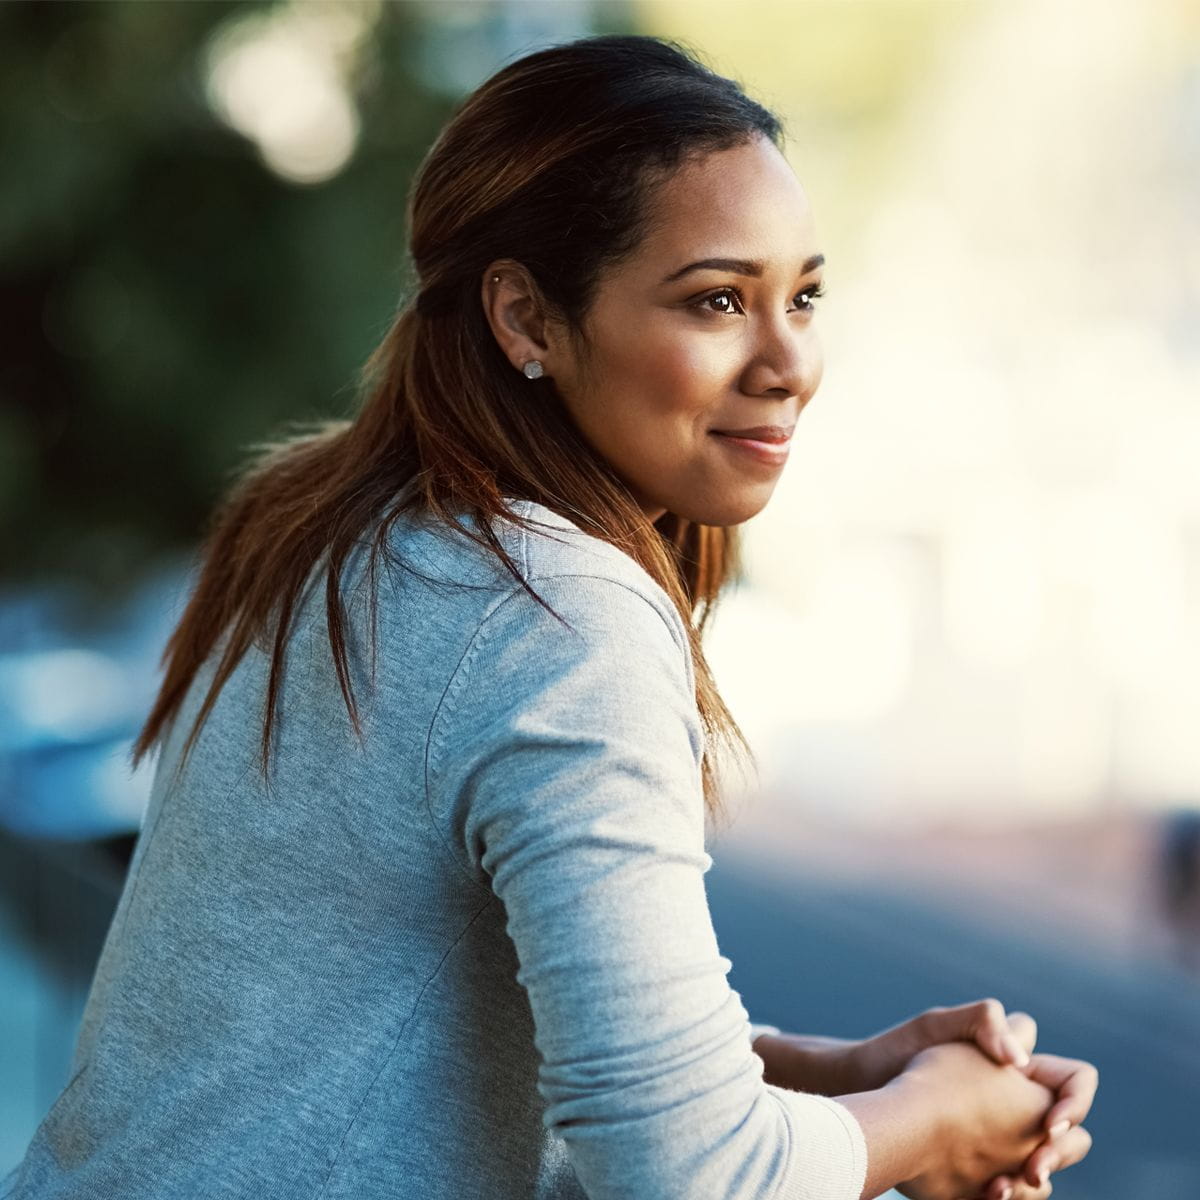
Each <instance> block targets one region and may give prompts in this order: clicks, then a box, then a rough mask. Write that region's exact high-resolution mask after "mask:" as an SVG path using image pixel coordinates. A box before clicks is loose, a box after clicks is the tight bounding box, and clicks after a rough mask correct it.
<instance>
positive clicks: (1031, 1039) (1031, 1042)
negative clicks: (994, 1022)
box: [1007, 1012, 1038, 1067]
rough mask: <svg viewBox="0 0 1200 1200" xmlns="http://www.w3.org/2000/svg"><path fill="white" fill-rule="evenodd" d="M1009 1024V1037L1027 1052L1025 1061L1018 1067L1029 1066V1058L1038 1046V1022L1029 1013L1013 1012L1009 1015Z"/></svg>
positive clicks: (1019, 1063)
mask: <svg viewBox="0 0 1200 1200" xmlns="http://www.w3.org/2000/svg"><path fill="white" fill-rule="evenodd" d="M1007 1024H1008V1031H1009V1036H1010V1037H1012V1038H1014V1039H1016V1042H1017V1045H1019V1046H1020V1047H1021V1048H1022V1049H1023V1050H1024V1051H1025V1054H1024V1056H1023V1059H1024V1061H1022V1062H1018V1063H1017V1066H1019V1067H1025V1066H1028V1065H1029V1056H1030V1055H1031V1054H1032V1053H1033V1048H1034V1046H1036V1045H1037V1033H1038V1028H1037V1022H1036V1021H1035V1020H1034V1019H1033V1018H1032V1017H1031V1016H1030V1015H1029V1014H1028V1013H1027V1012H1012V1013H1009V1014H1008V1021H1007Z"/></svg>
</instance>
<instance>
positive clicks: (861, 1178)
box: [765, 1084, 867, 1200]
mask: <svg viewBox="0 0 1200 1200" xmlns="http://www.w3.org/2000/svg"><path fill="white" fill-rule="evenodd" d="M765 1086H766V1088H767V1091H768V1092H770V1093H772V1094H773V1095H774V1096H775V1097H776V1098H777V1099H778V1100H779V1102H780V1106H781V1107H782V1108H783V1111H784V1115H785V1117H786V1119H787V1123H788V1129H789V1133H790V1138H789V1141H790V1146H789V1151H788V1170H787V1174H786V1175H785V1176H784V1178H783V1181H782V1183H781V1185H780V1188H779V1191H778V1192H777V1193H776V1194H775V1200H859V1197H860V1196H861V1195H862V1189H863V1185H864V1183H865V1182H866V1178H867V1142H866V1138H864V1137H863V1132H862V1127H861V1126H860V1125H859V1123H858V1119H857V1118H856V1117H855V1116H854V1114H853V1113H852V1112H851V1111H850V1110H849V1109H848V1108H847V1107H846V1106H845V1105H844V1104H840V1103H838V1101H836V1100H831V1099H830V1098H829V1097H827V1096H816V1095H813V1094H811V1093H808V1092H793V1091H789V1090H788V1089H787V1088H781V1087H776V1086H775V1085H774V1084H766V1085H765Z"/></svg>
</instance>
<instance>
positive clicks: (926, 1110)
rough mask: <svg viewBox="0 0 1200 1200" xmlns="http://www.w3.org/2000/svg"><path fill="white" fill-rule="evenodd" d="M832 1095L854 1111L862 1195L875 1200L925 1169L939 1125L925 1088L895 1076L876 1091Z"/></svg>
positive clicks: (937, 1139)
mask: <svg viewBox="0 0 1200 1200" xmlns="http://www.w3.org/2000/svg"><path fill="white" fill-rule="evenodd" d="M834 1099H836V1100H837V1101H838V1102H839V1103H840V1104H843V1105H845V1107H846V1108H848V1109H849V1110H850V1111H851V1112H852V1113H853V1114H854V1117H855V1119H856V1120H857V1121H858V1124H859V1127H860V1128H861V1129H862V1132H863V1140H864V1141H865V1142H866V1143H867V1176H866V1180H865V1181H864V1183H863V1190H862V1195H861V1200H873V1198H874V1197H876V1196H881V1195H883V1193H884V1192H886V1191H887V1190H888V1189H889V1188H893V1187H896V1186H897V1185H899V1184H901V1183H904V1182H906V1181H907V1180H911V1179H916V1178H917V1177H918V1176H920V1175H923V1174H924V1173H925V1172H926V1171H928V1170H929V1168H930V1166H931V1164H932V1162H933V1161H935V1152H936V1148H937V1147H938V1145H939V1142H940V1140H941V1138H942V1136H943V1129H942V1123H941V1119H940V1117H939V1114H938V1112H937V1109H936V1107H935V1106H934V1105H933V1103H932V1102H931V1097H930V1095H929V1094H928V1093H927V1092H924V1091H922V1090H920V1089H918V1088H915V1087H909V1086H906V1084H905V1083H904V1081H903V1080H902V1079H898V1080H896V1081H895V1082H893V1083H889V1084H888V1085H887V1086H885V1087H881V1088H877V1089H876V1090H874V1091H870V1092H855V1093H853V1094H851V1095H844V1096H835V1097H834Z"/></svg>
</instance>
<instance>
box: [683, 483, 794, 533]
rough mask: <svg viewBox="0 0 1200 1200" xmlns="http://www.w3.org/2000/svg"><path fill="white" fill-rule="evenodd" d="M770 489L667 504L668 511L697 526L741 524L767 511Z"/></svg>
mask: <svg viewBox="0 0 1200 1200" xmlns="http://www.w3.org/2000/svg"><path fill="white" fill-rule="evenodd" d="M773 490H774V489H773V488H767V489H759V488H746V489H744V490H741V491H738V492H736V493H734V494H731V495H726V496H719V497H711V498H708V497H706V498H704V499H701V498H700V497H689V498H686V499H683V500H681V501H680V502H679V503H678V504H668V505H667V509H668V511H669V512H673V513H676V514H678V515H679V516H681V517H684V518H685V519H687V520H689V521H694V522H696V523H697V524H699V525H740V524H742V522H743V521H748V520H750V518H751V517H755V516H757V515H758V514H759V513H760V512H762V510H763V509H764V508H766V506H767V502H768V501H769V500H770V499H771V492H772V491H773Z"/></svg>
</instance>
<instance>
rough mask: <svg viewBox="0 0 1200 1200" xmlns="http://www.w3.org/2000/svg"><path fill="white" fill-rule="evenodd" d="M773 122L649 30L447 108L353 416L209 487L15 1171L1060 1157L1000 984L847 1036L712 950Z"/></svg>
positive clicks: (505, 1171)
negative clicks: (766, 1000)
mask: <svg viewBox="0 0 1200 1200" xmlns="http://www.w3.org/2000/svg"><path fill="white" fill-rule="evenodd" d="M780 136H781V135H780V127H779V123H778V121H777V120H776V119H775V118H774V117H773V116H772V115H771V114H769V113H768V112H766V111H765V110H764V109H763V108H761V107H760V106H759V105H757V104H755V103H753V102H752V101H751V100H749V99H747V98H746V96H745V95H743V93H742V92H741V90H740V89H739V88H738V86H737V85H736V84H734V83H732V82H730V81H729V80H726V79H723V78H721V77H720V76H717V75H714V74H713V73H711V72H710V71H708V70H707V69H706V68H705V67H703V66H702V65H700V64H699V63H698V62H696V61H695V60H694V59H692V58H691V57H689V56H688V55H687V54H685V53H682V52H681V51H680V50H679V49H678V48H677V47H675V46H673V45H671V44H669V43H665V42H662V41H658V40H655V39H651V38H643V37H625V36H606V37H597V38H589V39H583V40H581V41H577V42H574V43H571V44H568V45H564V46H559V47H554V48H551V49H548V50H543V51H540V52H537V53H534V54H531V55H529V56H528V57H526V58H523V59H521V60H520V61H518V62H515V63H513V64H511V65H509V66H507V67H506V68H504V69H503V70H501V71H500V72H499V73H498V74H496V75H495V76H494V77H493V78H491V79H490V80H488V81H487V82H486V83H484V84H483V85H482V86H481V87H480V88H479V89H478V90H477V91H476V92H475V93H474V94H473V95H472V96H470V97H469V98H468V99H467V101H466V102H465V103H464V104H463V105H462V106H461V108H460V109H459V111H458V112H457V114H456V115H455V116H454V118H453V120H452V121H451V122H450V123H449V125H448V126H447V127H446V129H445V130H444V131H443V133H442V134H441V136H440V137H439V139H438V140H437V142H436V144H435V145H434V147H433V148H432V150H431V151H430V154H429V156H428V158H427V159H426V161H425V163H424V165H423V167H422V169H421V171H420V173H419V176H418V178H417V180H416V182H415V185H414V188H413V191H412V194H411V197H410V202H409V222H410V230H411V251H412V258H413V261H414V264H415V268H416V273H417V276H418V277H419V280H420V291H419V294H418V295H417V296H416V297H415V299H414V300H410V301H408V302H406V303H405V304H404V306H403V307H402V308H401V310H400V312H399V314H398V316H397V318H396V320H395V322H394V324H393V326H392V327H391V329H390V330H389V332H388V333H387V335H386V337H385V338H384V340H383V342H382V344H381V345H380V347H379V348H378V350H377V351H376V352H375V354H374V355H373V356H372V358H371V360H370V361H369V363H368V365H367V369H366V371H365V372H364V379H363V383H364V403H363V406H362V409H361V412H360V413H359V415H358V417H357V418H356V419H355V420H354V421H353V422H350V423H344V424H337V425H333V426H330V427H328V428H326V429H323V430H322V431H320V432H319V433H317V434H316V435H313V436H308V437H304V438H299V439H297V440H293V441H290V442H286V443H284V444H283V445H281V446H277V447H275V448H274V449H273V450H271V451H269V452H268V453H267V454H266V455H264V456H263V457H262V458H261V459H260V461H258V462H257V463H256V464H255V465H254V467H253V469H251V470H249V471H248V472H247V473H246V475H245V477H244V478H243V480H242V481H241V482H240V484H239V485H238V486H237V487H236V488H235V489H234V490H233V492H232V493H231V495H230V496H229V497H228V499H227V502H226V503H225V504H224V505H223V507H222V510H221V512H220V513H219V517H218V520H217V521H216V523H215V527H214V529H213V531H212V533H211V536H210V538H209V540H208V543H207V546H206V551H205V557H204V560H203V569H202V572H201V574H200V577H199V580H198V583H197V585H196V587H195V590H194V592H193V594H192V597H191V599H190V603H189V605H188V607H187V609H186V611H185V613H184V615H183V618H182V620H181V621H180V624H179V626H178V628H177V629H176V631H175V633H174V634H173V636H172V638H171V640H170V642H169V644H168V647H167V654H166V663H167V670H166V676H165V679H164V682H163V685H162V690H161V692H160V694H159V697H158V700H157V702H156V704H155V706H154V708H153V710H152V711H151V713H150V716H149V718H148V720H147V723H146V725H145V728H144V729H143V731H142V733H141V736H140V738H139V741H138V743H137V746H136V748H135V754H136V755H137V756H141V755H142V754H145V753H146V752H147V751H148V750H150V749H151V747H157V748H158V749H159V751H160V758H159V762H158V767H157V774H156V777H155V786H154V791H153V794H152V797H151V800H150V804H149V808H148V811H147V815H146V819H145V823H144V828H143V830H142V833H141V836H140V838H139V842H138V846H137V850H136V852H135V855H134V858H133V862H132V865H131V869H130V875H129V879H128V882H127V884H126V887H125V890H124V893H123V895H122V898H121V901H120V904H119V907H118V909H117V912H116V914H115V917H114V920H113V925H112V929H111V931H110V933H109V936H108V939H107V942H106V944H105V947H104V950H103V954H102V957H101V960H100V963H99V965H98V968H97V973H96V978H95V981H94V983H93V987H92V991H91V994H90V997H89V1000H88V1005H87V1009H86V1012H85V1015H84V1020H83V1025H82V1030H81V1033H80V1038H79V1044H78V1047H77V1052H76V1060H75V1070H74V1074H73V1077H72V1078H71V1080H70V1082H69V1083H68V1085H67V1087H66V1088H65V1089H64V1091H63V1093H62V1095H61V1096H60V1097H59V1099H58V1100H57V1102H56V1103H55V1105H54V1107H53V1108H52V1109H51V1111H50V1112H49V1113H48V1114H47V1116H46V1118H45V1120H44V1121H43V1123H42V1125H41V1127H40V1128H39V1130H38V1131H37V1133H36V1135H35V1137H34V1139H33V1142H32V1144H31V1146H30V1148H29V1150H28V1152H27V1154H26V1157H25V1160H24V1162H23V1163H22V1165H21V1166H20V1167H19V1168H18V1170H17V1171H16V1172H14V1174H13V1175H12V1176H10V1180H9V1189H10V1190H9V1193H8V1194H10V1195H17V1196H21V1197H28V1198H30V1200H33V1198H35V1197H46V1196H89V1197H99V1196H121V1197H130V1198H133V1197H149V1196H154V1197H179V1196H185V1195H195V1196H205V1197H234V1196H238V1197H242V1196H251V1195H253V1196H256V1197H313V1198H316V1197H322V1198H326V1200H333V1198H335V1197H336V1198H343V1197H345V1198H349V1197H354V1198H355V1200H370V1198H373V1197H414V1198H418V1200H436V1198H438V1197H454V1198H455V1200H469V1198H472V1197H484V1196H486V1197H493V1198H499V1197H513V1198H514V1200H515V1198H516V1197H522V1198H524V1197H539V1198H551V1197H553V1198H560V1197H585V1196H586V1197H590V1198H591V1200H606V1198H609V1197H618V1196H620V1197H638V1198H639V1200H657V1198H659V1197H697V1198H699V1197H703V1198H704V1200H715V1198H718V1197H720V1198H726V1197H729V1198H732V1197H780V1198H782V1197H793V1198H795V1197H804V1198H809V1197H811V1198H814V1200H815V1198H817V1197H819V1198H820V1200H843V1198H844V1200H857V1198H858V1197H860V1196H862V1197H867V1196H877V1195H879V1194H880V1193H881V1192H883V1191H885V1190H886V1189H888V1188H889V1187H891V1186H893V1185H897V1184H900V1185H902V1189H903V1191H904V1193H905V1194H906V1195H909V1196H913V1197H922V1198H929V1200H952V1198H955V1197H965V1196H976V1195H983V1194H987V1195H988V1196H989V1197H992V1198H993V1200H994V1198H995V1197H998V1196H1001V1195H1004V1194H1008V1195H1011V1196H1020V1197H1023V1198H1027V1197H1034V1196H1039V1197H1040V1196H1045V1195H1047V1194H1048V1193H1049V1191H1050V1185H1049V1183H1047V1182H1044V1181H1043V1183H1042V1185H1041V1186H1039V1185H1038V1182H1037V1181H1038V1177H1039V1175H1041V1176H1044V1174H1045V1173H1046V1172H1047V1171H1048V1170H1049V1169H1050V1168H1051V1167H1060V1166H1065V1165H1068V1164H1069V1163H1071V1162H1074V1161H1077V1160H1078V1159H1079V1158H1081V1157H1082V1156H1083V1154H1085V1153H1086V1151H1087V1148H1088V1143H1089V1139H1088V1135H1087V1133H1086V1132H1085V1131H1084V1130H1083V1129H1082V1128H1081V1127H1080V1124H1079V1123H1080V1121H1081V1120H1082V1119H1083V1117H1084V1116H1085V1115H1086V1113H1087V1111H1088V1108H1089V1106H1090V1103H1091V1092H1092V1090H1093V1089H1094V1072H1093V1071H1092V1069H1091V1068H1090V1067H1089V1066H1088V1065H1087V1064H1082V1063H1078V1062H1073V1061H1070V1060H1065V1059H1056V1058H1052V1057H1050V1056H1045V1055H1037V1056H1034V1057H1033V1058H1032V1059H1029V1056H1028V1053H1027V1052H1028V1051H1031V1050H1032V1048H1033V1036H1034V1034H1033V1026H1032V1022H1031V1021H1030V1020H1029V1019H1028V1018H1017V1017H1014V1018H1013V1019H1012V1020H1011V1022H1010V1021H1008V1020H1006V1019H1005V1014H1004V1013H1003V1011H1002V1010H1001V1009H1000V1007H999V1005H997V1004H996V1003H995V1002H994V1001H993V1002H980V1003H979V1004H976V1005H968V1006H963V1007H962V1008H958V1009H944V1010H933V1011H931V1012H930V1013H926V1014H923V1015H922V1016H921V1017H918V1018H915V1019H914V1020H912V1021H908V1022H905V1023H904V1024H902V1025H899V1026H897V1027H895V1028H894V1029H891V1030H888V1031H886V1032H885V1033H883V1034H880V1035H878V1036H877V1037H875V1038H871V1039H867V1040H865V1041H863V1042H841V1041H835V1040H832V1039H820V1038H804V1037H801V1036H798V1035H784V1034H780V1033H779V1031H778V1030H775V1029H774V1028H773V1027H764V1026H756V1027H754V1028H753V1029H751V1027H750V1026H749V1024H748V1014H747V1012H746V1010H745V1008H744V1007H743V1005H742V1003H741V1000H740V997H739V996H738V994H737V993H736V992H734V991H733V990H732V989H731V988H730V987H729V984H728V980H727V978H726V976H727V972H728V970H729V968H730V966H731V963H730V961H729V960H728V959H727V958H725V957H723V956H722V955H721V954H720V953H719V950H718V947H717V943H716V940H715V937H714V933H713V928H712V924H711V921H710V917H709V913H708V908H707V903H706V898H705V892H704V886H703V874H704V872H705V871H706V870H707V869H708V867H709V866H710V865H711V862H712V859H711V858H710V856H709V855H708V854H707V852H706V850H705V818H706V816H715V815H716V814H717V813H718V810H719V802H718V797H717V791H716V774H715V772H714V755H715V753H716V751H717V750H718V748H720V747H722V746H723V747H724V748H725V749H726V750H730V749H732V750H736V749H738V747H739V746H741V748H742V749H744V748H745V747H744V743H740V741H739V736H740V735H739V734H738V732H737V729H736V726H735V725H734V722H733V720H732V718H731V716H730V714H729V713H728V711H727V710H726V709H725V707H724V706H723V704H722V703H721V699H720V697H719V695H718V694H717V691H716V689H715V687H714V685H713V680H712V677H711V675H710V673H709V670H708V667H707V665H706V663H705V660H704V655H703V653H702V649H701V645H700V630H701V628H702V626H703V623H704V620H705V618H706V617H707V616H708V614H709V613H710V611H711V609H712V606H713V604H714V602H715V600H716V599H717V597H718V595H719V593H720V590H721V587H722V584H723V583H724V582H725V581H726V580H727V579H728V577H729V576H730V574H731V572H732V570H733V569H734V566H735V562H736V548H737V541H736V536H735V535H736V529H737V526H738V525H740V524H741V523H742V522H743V521H746V520H747V519H749V518H750V517H752V516H753V515H754V514H755V513H757V512H759V511H760V510H761V509H762V507H763V506H764V505H765V504H766V502H767V500H768V499H769V497H770V495H771V492H772V490H773V489H774V487H775V484H776V482H777V480H778V478H779V474H780V471H781V469H782V466H783V462H784V459H785V457H786V452H787V441H788V439H789V438H790V436H791V435H792V430H793V426H794V425H795V423H796V420H797V418H798V417H799V415H800V412H801V411H802V409H803V408H804V406H805V405H806V404H807V403H808V401H809V399H810V398H811V397H812V395H813V393H814V391H815V390H816V387H817V384H818V382H819V379H820V374H821V358H820V351H819V347H818V344H817V339H816V332H815V327H814V323H813V316H812V312H813V301H814V299H815V297H817V296H819V295H820V293H821V283H820V281H821V266H822V261H823V260H822V257H821V255H820V253H819V250H818V247H817V243H816V240H815V237H814V233H813V225H812V219H811V214H810V212H809V208H808V204H807V200H806V198H805V195H804V192H803V190H802V189H801V187H800V185H799V184H798V182H797V181H796V178H795V176H794V175H793V173H792V171H791V168H790V167H789V166H788V164H787V162H786V161H785V159H784V158H783V156H782V154H781V153H780V150H779V148H778V147H779V141H780ZM734 260H737V261H734ZM742 260H748V261H742ZM380 564H382V565H383V566H384V567H385V571H384V572H382V573H381V572H379V571H378V569H377V568H378V566H379V565H380ZM693 617H696V618H698V619H697V620H693ZM748 1033H749V1034H751V1035H752V1036H754V1037H755V1041H754V1043H753V1048H752V1044H751V1040H750V1036H748ZM972 1043H974V1044H972ZM755 1049H757V1051H758V1053H757V1054H756V1053H755V1052H754V1051H755ZM760 1056H761V1057H760ZM1015 1064H1019V1065H1015ZM1052 1127H1053V1135H1051V1133H1050V1131H1051V1128H1052ZM1020 1172H1023V1173H1020Z"/></svg>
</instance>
